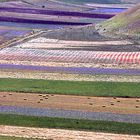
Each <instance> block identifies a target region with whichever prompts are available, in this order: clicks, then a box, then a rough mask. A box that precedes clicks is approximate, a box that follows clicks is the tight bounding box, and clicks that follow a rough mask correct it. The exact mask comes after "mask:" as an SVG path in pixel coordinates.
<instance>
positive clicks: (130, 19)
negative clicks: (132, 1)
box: [96, 4, 140, 42]
mask: <svg viewBox="0 0 140 140" xmlns="http://www.w3.org/2000/svg"><path fill="white" fill-rule="evenodd" d="M96 30H97V31H98V32H99V33H100V34H101V35H104V36H108V37H113V38H128V39H130V40H133V41H135V42H140V41H139V40H140V4H138V5H136V6H135V7H133V8H130V9H128V10H126V11H124V12H123V13H120V14H118V15H117V16H115V17H113V18H111V19H109V20H107V21H105V22H103V23H101V24H97V25H96Z"/></svg>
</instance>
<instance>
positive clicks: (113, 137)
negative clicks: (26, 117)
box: [0, 125, 140, 140]
mask: <svg viewBox="0 0 140 140" xmlns="http://www.w3.org/2000/svg"><path fill="white" fill-rule="evenodd" d="M0 134H1V135H3V136H16V137H24V138H40V139H46V140H139V139H140V136H134V135H122V134H110V133H97V132H84V131H74V130H62V129H48V128H30V127H16V126H3V125H1V126H0Z"/></svg>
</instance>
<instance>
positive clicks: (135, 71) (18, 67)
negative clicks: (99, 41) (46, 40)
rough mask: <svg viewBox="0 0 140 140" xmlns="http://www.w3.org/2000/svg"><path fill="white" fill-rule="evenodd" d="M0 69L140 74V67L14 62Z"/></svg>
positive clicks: (0, 65) (1, 65) (3, 65)
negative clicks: (116, 67)
mask: <svg viewBox="0 0 140 140" xmlns="http://www.w3.org/2000/svg"><path fill="white" fill-rule="evenodd" d="M0 69H16V70H29V71H33V70H35V71H45V72H56V73H71V74H106V75H108V74H109V75H110V74H111V75H140V69H112V68H85V67H48V66H31V65H13V64H0Z"/></svg>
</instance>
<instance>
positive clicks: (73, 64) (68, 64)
mask: <svg viewBox="0 0 140 140" xmlns="http://www.w3.org/2000/svg"><path fill="white" fill-rule="evenodd" d="M0 64H16V65H34V66H53V67H88V68H89V67H91V68H114V69H117V68H118V69H127V68H135V69H140V64H103V63H98V64H95V63H62V62H60V63H58V62H36V61H17V60H16V61H12V60H11V61H10V60H0Z"/></svg>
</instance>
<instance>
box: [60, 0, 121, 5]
mask: <svg viewBox="0 0 140 140" xmlns="http://www.w3.org/2000/svg"><path fill="white" fill-rule="evenodd" d="M59 1H63V2H68V3H99V4H119V3H121V2H120V0H70V1H69V0H59Z"/></svg>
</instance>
